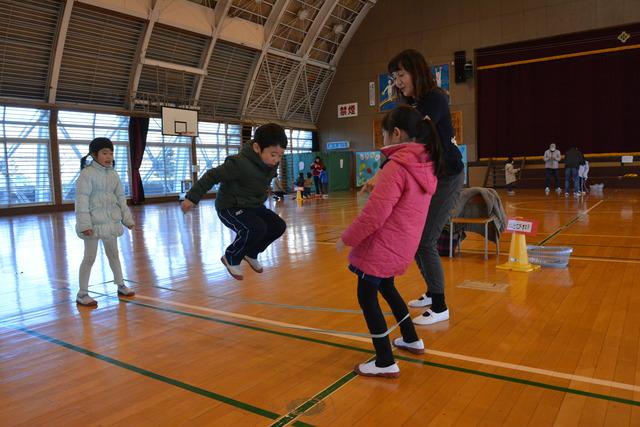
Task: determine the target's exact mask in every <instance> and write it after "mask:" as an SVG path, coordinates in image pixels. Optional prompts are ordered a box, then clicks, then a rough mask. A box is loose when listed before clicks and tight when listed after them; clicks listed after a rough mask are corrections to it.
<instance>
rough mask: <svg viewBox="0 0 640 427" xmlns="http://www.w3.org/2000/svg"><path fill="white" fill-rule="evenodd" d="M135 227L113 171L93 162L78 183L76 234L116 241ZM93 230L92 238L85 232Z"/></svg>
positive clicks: (81, 174)
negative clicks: (130, 228)
mask: <svg viewBox="0 0 640 427" xmlns="http://www.w3.org/2000/svg"><path fill="white" fill-rule="evenodd" d="M122 224H124V225H126V226H127V227H132V226H133V225H134V224H135V223H134V222H133V217H132V216H131V211H129V207H128V206H127V199H126V198H125V197H124V190H123V189H122V184H121V183H120V178H119V177H118V174H117V173H116V171H115V170H114V169H113V167H111V166H109V167H104V166H102V165H101V164H99V163H98V162H96V161H93V162H91V163H90V164H89V166H87V167H86V168H84V169H82V172H80V177H79V178H78V181H77V182H76V233H78V236H79V237H80V238H82V239H96V238H98V239H114V238H116V237H118V236H122V233H123V232H124V228H123V227H122ZM86 230H93V235H92V236H85V235H84V234H82V232H83V231H86Z"/></svg>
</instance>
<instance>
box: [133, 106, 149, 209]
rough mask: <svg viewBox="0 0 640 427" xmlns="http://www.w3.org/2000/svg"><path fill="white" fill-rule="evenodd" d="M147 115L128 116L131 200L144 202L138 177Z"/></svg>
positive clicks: (147, 128)
mask: <svg viewBox="0 0 640 427" xmlns="http://www.w3.org/2000/svg"><path fill="white" fill-rule="evenodd" d="M148 131H149V118H148V117H130V118H129V154H130V156H131V201H132V202H133V203H134V204H139V203H144V188H143V186H142V178H141V177H140V165H141V164H142V157H143V156H144V150H145V148H146V147H147V132H148Z"/></svg>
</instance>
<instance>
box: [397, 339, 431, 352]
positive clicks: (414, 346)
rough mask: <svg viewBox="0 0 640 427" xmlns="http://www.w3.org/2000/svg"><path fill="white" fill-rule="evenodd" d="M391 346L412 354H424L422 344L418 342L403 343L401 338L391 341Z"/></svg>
mask: <svg viewBox="0 0 640 427" xmlns="http://www.w3.org/2000/svg"><path fill="white" fill-rule="evenodd" d="M393 346H394V347H396V348H399V349H402V350H407V351H408V352H409V353H413V354H424V342H422V340H421V339H420V340H418V341H415V342H405V340H403V339H402V337H398V338H396V339H394V340H393Z"/></svg>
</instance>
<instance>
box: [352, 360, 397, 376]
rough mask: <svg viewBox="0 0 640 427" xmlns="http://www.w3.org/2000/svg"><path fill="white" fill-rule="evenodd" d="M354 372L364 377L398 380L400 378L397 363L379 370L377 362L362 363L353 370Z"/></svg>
mask: <svg viewBox="0 0 640 427" xmlns="http://www.w3.org/2000/svg"><path fill="white" fill-rule="evenodd" d="M353 371H354V372H355V373H356V374H358V375H362V376H363V377H385V378H398V377H399V376H400V368H399V367H398V364H397V363H394V364H393V365H391V366H387V367H386V368H378V367H377V366H376V361H375V360H372V361H371V362H367V363H360V364H358V365H356V366H355V367H354V368H353Z"/></svg>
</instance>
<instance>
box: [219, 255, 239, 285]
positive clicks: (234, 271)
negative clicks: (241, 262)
mask: <svg viewBox="0 0 640 427" xmlns="http://www.w3.org/2000/svg"><path fill="white" fill-rule="evenodd" d="M220 261H222V263H223V264H224V266H225V267H227V271H228V272H229V274H230V275H231V276H232V277H233V278H234V279H236V280H242V279H244V276H243V275H242V270H240V266H238V265H231V264H229V262H228V261H227V257H226V256H224V255H222V258H220Z"/></svg>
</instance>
